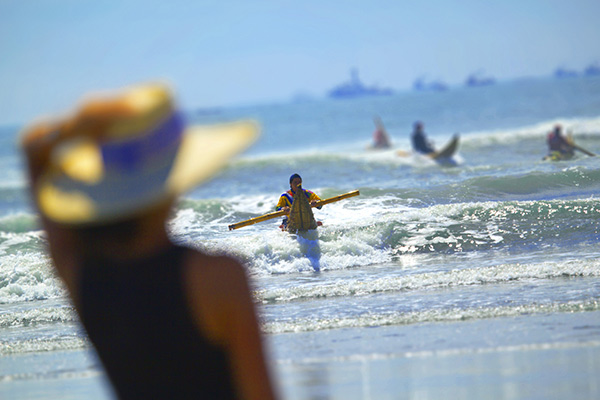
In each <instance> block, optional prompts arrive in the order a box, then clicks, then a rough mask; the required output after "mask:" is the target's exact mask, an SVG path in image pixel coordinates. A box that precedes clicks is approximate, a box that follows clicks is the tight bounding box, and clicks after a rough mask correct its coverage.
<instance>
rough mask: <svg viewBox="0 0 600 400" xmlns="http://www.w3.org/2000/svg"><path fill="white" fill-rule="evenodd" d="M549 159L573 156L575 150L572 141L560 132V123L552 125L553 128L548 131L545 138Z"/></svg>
mask: <svg viewBox="0 0 600 400" xmlns="http://www.w3.org/2000/svg"><path fill="white" fill-rule="evenodd" d="M546 141H547V143H548V150H549V154H548V157H549V158H551V159H555V158H556V159H565V158H571V157H573V155H574V153H575V151H574V147H573V144H572V142H571V141H570V140H569V138H567V137H565V136H564V135H563V133H562V126H561V125H560V124H556V125H554V129H553V130H552V131H551V132H549V133H548V136H547V138H546Z"/></svg>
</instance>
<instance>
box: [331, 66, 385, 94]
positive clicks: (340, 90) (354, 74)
mask: <svg viewBox="0 0 600 400" xmlns="http://www.w3.org/2000/svg"><path fill="white" fill-rule="evenodd" d="M393 93H394V92H393V90H392V89H387V88H385V89H381V88H378V87H375V86H371V87H368V86H365V85H364V84H363V83H362V82H361V81H360V79H359V78H358V71H357V70H356V69H352V71H351V72H350V81H349V82H344V83H342V84H341V85H338V86H336V87H334V88H333V89H331V90H330V91H329V92H328V96H329V97H332V98H335V99H342V98H352V97H363V96H389V95H391V94H393Z"/></svg>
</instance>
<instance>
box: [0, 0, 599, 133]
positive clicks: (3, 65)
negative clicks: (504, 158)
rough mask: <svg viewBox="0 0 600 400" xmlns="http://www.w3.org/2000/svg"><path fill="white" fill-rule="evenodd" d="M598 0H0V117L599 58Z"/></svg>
mask: <svg viewBox="0 0 600 400" xmlns="http://www.w3.org/2000/svg"><path fill="white" fill-rule="evenodd" d="M599 16H600V1H599V0H568V1H565V0H502V1H497V0H496V1H491V0H462V1H459V0H420V1H414V0H413V1H404V0H362V1H358V0H331V1H328V0H302V1H288V0H278V1H276V0H230V1H228V0H217V1H210V0H207V1H193V0H189V1H181V0H168V1H164V0H160V1H155V0H122V1H116V0H115V1H103V0H96V1H91V0H52V1H50V0H29V1H28V0H0V125H6V124H23V123H27V122H28V121H30V120H31V119H33V118H36V117H38V116H40V115H47V114H53V113H58V112H64V111H66V110H68V109H70V108H72V107H73V106H74V105H75V104H77V102H78V101H79V100H80V99H81V98H82V96H84V95H85V94H86V93H88V92H90V91H96V90H99V89H115V88H119V87H122V86H126V85H131V84H135V83H141V82H148V81H162V82H167V83H169V84H170V85H172V87H173V88H174V90H175V92H176V95H177V100H178V102H179V103H180V104H181V105H182V107H183V108H186V109H196V108H213V107H227V106H240V105H252V104H269V103H275V102H283V101H289V100H290V99H292V98H293V97H295V96H309V97H323V96H325V94H326V93H327V91H328V90H329V89H331V88H332V87H334V86H336V85H338V84H340V83H342V82H344V81H347V80H348V79H349V76H350V70H351V69H352V68H356V69H357V70H358V71H359V74H360V79H361V80H362V81H363V83H364V84H365V85H368V86H371V85H377V86H380V87H389V88H392V89H394V90H410V88H411V87H412V84H413V82H414V80H415V79H417V78H418V77H425V79H426V80H428V81H433V80H441V81H444V82H445V83H447V84H449V85H461V84H462V83H463V82H464V80H465V79H466V77H467V76H468V75H469V74H471V73H473V72H475V71H479V72H481V73H482V74H484V75H486V76H492V77H494V78H496V79H497V80H510V79H515V78H522V77H537V76H550V75H551V74H552V73H553V72H554V70H555V69H556V68H557V67H566V68H569V69H573V70H576V71H579V72H581V71H582V70H583V69H584V68H585V67H587V66H588V65H590V64H592V63H594V62H600V23H598V17H599Z"/></svg>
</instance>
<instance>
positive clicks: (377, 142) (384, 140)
mask: <svg viewBox="0 0 600 400" xmlns="http://www.w3.org/2000/svg"><path fill="white" fill-rule="evenodd" d="M373 122H374V123H375V131H373V145H372V147H373V148H374V149H388V148H390V147H391V146H392V144H391V142H390V138H389V136H388V134H387V132H386V130H385V127H384V126H383V122H382V121H381V118H380V117H379V116H375V117H374V118H373Z"/></svg>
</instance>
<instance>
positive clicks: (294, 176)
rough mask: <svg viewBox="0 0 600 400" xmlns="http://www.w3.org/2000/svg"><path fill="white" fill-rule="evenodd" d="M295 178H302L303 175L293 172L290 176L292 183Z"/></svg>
mask: <svg viewBox="0 0 600 400" xmlns="http://www.w3.org/2000/svg"><path fill="white" fill-rule="evenodd" d="M295 178H300V179H302V177H301V176H300V175H298V174H293V175H292V176H290V183H292V181H293V180H294V179H295Z"/></svg>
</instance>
